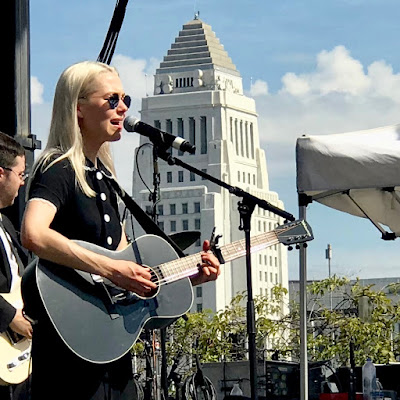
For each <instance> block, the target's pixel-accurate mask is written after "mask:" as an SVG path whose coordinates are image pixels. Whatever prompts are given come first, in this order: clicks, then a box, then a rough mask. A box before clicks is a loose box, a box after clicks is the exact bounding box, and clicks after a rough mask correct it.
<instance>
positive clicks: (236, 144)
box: [235, 119, 239, 155]
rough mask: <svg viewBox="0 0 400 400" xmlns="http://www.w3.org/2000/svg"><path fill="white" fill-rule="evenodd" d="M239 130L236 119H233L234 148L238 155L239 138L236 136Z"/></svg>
mask: <svg viewBox="0 0 400 400" xmlns="http://www.w3.org/2000/svg"><path fill="white" fill-rule="evenodd" d="M238 135H239V132H238V120H237V119H235V149H236V155H239V138H238Z"/></svg>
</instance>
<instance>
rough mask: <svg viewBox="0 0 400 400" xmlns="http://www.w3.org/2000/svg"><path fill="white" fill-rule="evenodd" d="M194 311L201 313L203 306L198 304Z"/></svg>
mask: <svg viewBox="0 0 400 400" xmlns="http://www.w3.org/2000/svg"><path fill="white" fill-rule="evenodd" d="M196 310H197V312H202V311H203V304H201V303H199V304H197V305H196Z"/></svg>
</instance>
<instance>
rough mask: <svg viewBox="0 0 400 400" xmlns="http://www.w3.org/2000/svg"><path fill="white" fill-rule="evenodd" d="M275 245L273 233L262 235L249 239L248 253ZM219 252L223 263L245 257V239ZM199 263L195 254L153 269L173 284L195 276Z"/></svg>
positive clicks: (275, 236)
mask: <svg viewBox="0 0 400 400" xmlns="http://www.w3.org/2000/svg"><path fill="white" fill-rule="evenodd" d="M277 243H279V239H278V236H277V234H276V232H275V231H271V232H266V233H262V234H261V235H257V236H253V237H252V238H251V249H250V251H251V253H254V252H257V251H260V250H263V249H266V248H267V247H271V246H273V245H274V244H277ZM220 250H221V253H222V256H223V258H224V260H225V262H229V261H232V260H235V259H236V258H239V257H244V256H245V255H246V242H245V239H241V240H237V241H236V242H233V243H230V244H226V245H224V246H221V248H220ZM201 263H202V261H201V253H196V254H192V255H189V256H187V257H183V258H178V259H176V260H173V261H170V262H167V263H165V264H160V265H158V266H157V267H155V268H153V269H154V270H155V271H156V272H158V273H160V275H162V277H163V280H164V281H165V282H174V281H177V280H179V279H182V278H189V277H191V276H194V275H196V274H197V273H198V272H199V265H200V264H201Z"/></svg>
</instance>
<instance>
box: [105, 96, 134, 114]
mask: <svg viewBox="0 0 400 400" xmlns="http://www.w3.org/2000/svg"><path fill="white" fill-rule="evenodd" d="M120 99H121V100H122V101H123V102H124V104H125V105H126V106H127V107H128V108H129V107H130V105H131V96H129V95H123V96H121V98H120V97H119V94H118V93H114V94H113V95H111V96H110V97H109V98H108V99H107V101H108V104H110V108H111V109H113V110H114V109H115V108H117V107H118V104H119V101H120Z"/></svg>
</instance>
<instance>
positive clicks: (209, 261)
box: [191, 240, 221, 286]
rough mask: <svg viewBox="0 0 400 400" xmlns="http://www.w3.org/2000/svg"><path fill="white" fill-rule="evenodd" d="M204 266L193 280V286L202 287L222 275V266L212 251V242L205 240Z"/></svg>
mask: <svg viewBox="0 0 400 400" xmlns="http://www.w3.org/2000/svg"><path fill="white" fill-rule="evenodd" d="M201 260H202V262H203V263H202V264H201V265H200V271H199V273H198V274H197V275H196V276H194V277H192V278H191V281H192V285H193V286H196V285H200V284H202V283H205V282H210V281H215V280H216V279H217V277H218V275H219V274H220V273H221V269H220V264H219V261H218V259H217V257H215V255H214V254H213V253H212V252H211V250H210V242H209V241H208V240H205V241H204V243H203V252H202V253H201Z"/></svg>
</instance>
